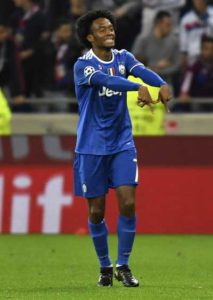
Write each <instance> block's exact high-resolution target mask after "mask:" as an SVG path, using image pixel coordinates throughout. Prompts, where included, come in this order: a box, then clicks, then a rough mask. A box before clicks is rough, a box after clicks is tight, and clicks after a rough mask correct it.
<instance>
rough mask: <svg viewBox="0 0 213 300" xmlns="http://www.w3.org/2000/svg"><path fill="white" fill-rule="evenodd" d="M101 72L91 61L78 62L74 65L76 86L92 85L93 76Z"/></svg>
mask: <svg viewBox="0 0 213 300" xmlns="http://www.w3.org/2000/svg"><path fill="white" fill-rule="evenodd" d="M97 72H100V70H99V69H98V68H97V66H95V65H94V63H92V62H91V61H89V60H88V61H87V60H82V61H81V60H78V61H77V62H76V63H75V65H74V77H75V83H76V85H90V81H91V78H92V76H93V75H94V74H95V73H97Z"/></svg>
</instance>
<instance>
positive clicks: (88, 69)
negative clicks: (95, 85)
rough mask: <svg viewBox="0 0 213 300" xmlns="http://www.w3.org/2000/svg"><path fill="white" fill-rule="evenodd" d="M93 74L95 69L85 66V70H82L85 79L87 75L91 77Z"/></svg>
mask: <svg viewBox="0 0 213 300" xmlns="http://www.w3.org/2000/svg"><path fill="white" fill-rule="evenodd" d="M94 72H95V68H93V67H92V66H87V67H86V68H85V69H84V76H85V77H88V76H89V75H91V74H92V73H94Z"/></svg>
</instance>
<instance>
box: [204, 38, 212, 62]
mask: <svg viewBox="0 0 213 300" xmlns="http://www.w3.org/2000/svg"><path fill="white" fill-rule="evenodd" d="M202 57H203V59H204V60H205V61H206V62H211V63H213V42H204V43H203V45H202Z"/></svg>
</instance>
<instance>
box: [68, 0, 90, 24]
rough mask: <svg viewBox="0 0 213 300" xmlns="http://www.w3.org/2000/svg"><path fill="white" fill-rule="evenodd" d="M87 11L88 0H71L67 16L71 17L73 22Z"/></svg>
mask: <svg viewBox="0 0 213 300" xmlns="http://www.w3.org/2000/svg"><path fill="white" fill-rule="evenodd" d="M86 12H87V6H86V0H70V9H69V12H68V15H67V16H68V17H70V20H71V21H72V22H73V23H75V22H76V20H77V19H78V18H79V17H81V16H82V15H84V14H85V13H86Z"/></svg>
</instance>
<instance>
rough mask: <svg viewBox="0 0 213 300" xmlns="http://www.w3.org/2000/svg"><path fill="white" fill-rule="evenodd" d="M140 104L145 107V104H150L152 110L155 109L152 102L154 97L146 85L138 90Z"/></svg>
mask: <svg viewBox="0 0 213 300" xmlns="http://www.w3.org/2000/svg"><path fill="white" fill-rule="evenodd" d="M137 104H138V106H140V107H144V106H145V105H148V106H149V108H150V110H151V111H153V108H152V104H154V102H153V101H152V98H151V96H150V94H149V90H148V88H147V87H146V86H143V85H142V86H140V88H139V90H138V103H137Z"/></svg>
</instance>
